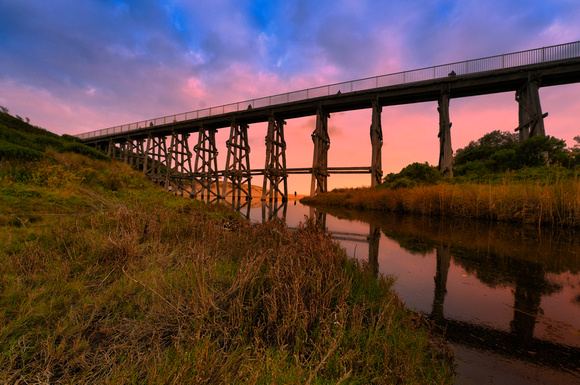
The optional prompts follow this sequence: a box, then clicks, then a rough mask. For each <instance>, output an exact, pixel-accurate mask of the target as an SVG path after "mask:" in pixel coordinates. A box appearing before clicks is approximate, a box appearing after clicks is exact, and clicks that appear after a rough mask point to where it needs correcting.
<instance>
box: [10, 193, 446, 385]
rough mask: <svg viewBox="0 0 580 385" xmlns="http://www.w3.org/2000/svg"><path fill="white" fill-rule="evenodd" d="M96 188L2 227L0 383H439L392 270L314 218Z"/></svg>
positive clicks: (438, 356)
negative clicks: (351, 249) (51, 215)
mask: <svg viewBox="0 0 580 385" xmlns="http://www.w3.org/2000/svg"><path fill="white" fill-rule="evenodd" d="M100 199H101V201H103V202H100V204H102V205H104V206H106V207H107V209H106V210H100V211H98V212H96V213H95V214H94V215H81V216H76V217H62V218H60V219H59V220H58V221H57V222H56V223H54V224H53V225H50V226H46V224H45V225H44V226H40V225H39V226H37V227H29V228H28V230H29V232H28V234H27V235H26V236H25V237H24V239H25V241H22V238H18V237H5V238H3V239H2V240H1V242H0V243H2V250H5V251H2V252H1V253H0V262H1V263H0V277H1V278H0V293H2V295H1V296H0V309H2V312H1V313H0V367H1V368H2V370H0V382H3V383H120V384H123V383H211V384H214V383H228V384H229V383H341V382H343V383H451V381H452V368H451V366H450V364H449V359H450V353H449V351H448V348H447V347H446V346H445V345H444V344H442V343H441V340H440V339H439V338H438V337H437V336H435V335H433V334H431V333H430V331H429V325H428V324H427V323H426V322H425V321H424V319H423V318H422V317H421V316H418V315H414V314H411V313H408V312H407V311H406V310H405V308H404V306H403V304H402V303H401V302H400V301H399V300H398V299H397V298H396V297H395V296H394V294H393V293H392V292H390V290H389V287H390V285H391V283H392V281H390V280H388V279H384V278H380V279H376V278H375V277H374V276H373V274H372V272H371V270H370V269H367V268H365V267H364V266H360V265H359V264H358V263H357V262H355V261H353V260H350V259H349V258H348V257H347V256H346V255H345V253H344V252H343V250H341V249H340V248H339V247H338V245H337V244H336V243H334V242H333V241H332V240H331V238H330V237H329V236H328V234H326V233H324V232H323V231H321V230H319V229H317V228H316V227H315V226H312V225H310V224H306V225H304V226H301V227H299V228H298V229H297V230H295V231H290V230H288V229H287V228H286V227H285V226H284V225H283V224H281V223H279V222H272V223H268V224H264V225H256V226H252V225H250V224H249V223H247V222H245V221H242V220H240V219H239V217H238V216H237V215H235V214H233V213H231V212H229V211H226V210H225V209H224V208H222V207H220V206H215V207H213V208H212V207H210V208H207V207H205V206H202V205H199V204H196V203H193V202H191V203H179V204H178V205H176V207H175V208H174V209H168V207H167V205H165V204H163V203H162V202H160V201H158V202H157V203H156V204H150V203H146V204H145V203H137V204H132V205H128V204H121V203H118V202H117V203H116V204H113V203H109V204H106V202H105V201H106V198H104V197H101V198H100ZM172 199H173V198H172ZM183 201H184V200H181V201H179V202H183ZM6 229H7V230H11V228H8V227H5V226H4V229H3V231H4V230H6ZM18 229H19V230H22V228H21V227H20V228H18Z"/></svg>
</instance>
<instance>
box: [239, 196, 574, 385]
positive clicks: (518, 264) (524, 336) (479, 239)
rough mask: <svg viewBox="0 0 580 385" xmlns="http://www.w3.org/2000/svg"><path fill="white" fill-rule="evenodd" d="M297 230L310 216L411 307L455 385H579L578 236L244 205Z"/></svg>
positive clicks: (259, 217) (249, 213) (258, 218)
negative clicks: (432, 327) (443, 342)
mask: <svg viewBox="0 0 580 385" xmlns="http://www.w3.org/2000/svg"><path fill="white" fill-rule="evenodd" d="M241 212H242V214H243V215H245V216H246V217H248V218H249V219H250V220H251V221H254V222H262V221H265V220H268V219H269V218H270V217H272V216H273V215H276V216H278V217H282V218H284V219H285V220H286V223H287V225H288V226H289V227H295V226H297V225H298V224H299V223H300V222H304V221H305V219H306V218H312V219H313V220H316V221H317V223H319V224H320V225H322V226H324V227H325V228H326V229H327V230H328V231H330V232H331V233H332V234H333V237H334V238H335V239H336V240H337V241H338V242H340V244H341V245H342V246H343V247H344V248H345V249H346V250H347V252H348V254H349V255H350V256H352V257H355V258H358V259H361V260H366V261H369V262H370V264H371V266H373V268H374V269H376V272H377V274H383V275H392V276H395V277H396V278H397V280H396V283H395V285H394V286H393V289H394V290H395V291H396V292H397V294H398V295H399V297H400V298H401V299H403V301H404V302H405V304H406V305H407V307H408V308H412V309H415V310H416V311H418V312H421V313H423V314H425V315H427V316H429V317H430V318H432V319H433V320H434V321H435V322H436V323H437V324H439V325H441V326H442V327H443V328H445V329H446V338H447V340H448V341H449V342H450V343H451V345H452V346H453V348H454V352H455V359H456V364H457V368H456V370H457V373H458V375H457V378H456V381H455V384H566V385H573V384H580V233H579V232H578V231H576V232H574V231H563V230H559V229H549V228H548V229H544V228H542V229H539V228H538V227H531V228H522V227H521V226H514V225H510V224H493V223H482V222H475V221H466V220H458V219H451V220H450V219H446V220H445V219H441V218H433V217H431V218H424V217H416V216H397V215H391V214H385V213H380V214H378V213H370V212H358V211H344V210H329V209H314V208H310V207H307V206H303V205H301V204H300V203H298V202H296V203H295V202H289V203H288V204H287V205H281V204H271V205H266V206H262V207H255V208H245V209H242V210H241Z"/></svg>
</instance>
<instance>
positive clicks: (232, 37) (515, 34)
mask: <svg viewBox="0 0 580 385" xmlns="http://www.w3.org/2000/svg"><path fill="white" fill-rule="evenodd" d="M578 20H580V3H578V1H577V0H552V1H549V2H548V1H546V0H543V1H537V0H527V1H519V0H501V1H500V0H488V1H481V0H477V1H474V0H440V1H438V0H435V1H426V0H425V1H418V0H404V1H376V0H374V1H364V0H334V1H328V0H317V1H305V0H298V1H267V0H259V1H249V0H236V1H230V0H214V1H205V0H201V1H178V0H174V1H156V0H142V1H134V0H131V1H130V0H126V1H123V0H83V1H78V0H52V1H44V0H27V1H22V0H0V105H2V106H5V107H7V108H9V109H10V111H11V112H12V113H13V114H18V115H21V116H26V117H29V118H30V119H31V122H32V123H33V124H36V125H39V126H41V127H44V128H47V129H49V130H51V131H54V132H56V133H59V134H63V133H69V134H75V133H80V132H85V131H90V130H95V129H99V128H105V127H109V126H114V125H118V124H123V123H129V122H133V121H139V120H144V119H148V118H153V117H157V116H164V115H171V114H175V113H179V112H185V111H190V110H196V109H199V108H204V107H211V106H216V105H222V104H226V103H230V102H237V101H242V100H248V99H252V98H256V97H261V96H268V95H272V94H278V93H284V92H287V91H292V90H298V89H304V88H310V87H315V86H318V85H324V84H329V83H336V82H342V81H348V80H353V79H357V78H364V77H369V76H374V75H381V74H387V73H392V72H398V71H403V70H409V69H414V68H420V67H426V66H432V65H437V64H444V63H449V62H455V61H462V60H467V59H474V58H478V57H484V56H490V55H497V54H502V53H508V52H513V51H519V50H525V49H531V48H537V47H542V46H547V45H555V44H561V43H567V42H571V41H577V40H580V22H578ZM544 94H545V95H544ZM570 95H574V96H573V97H571V96H570ZM541 96H542V104H543V107H545V108H544V110H547V111H548V112H549V113H550V117H549V118H548V120H547V121H546V126H547V130H548V133H551V134H553V135H555V136H558V137H562V138H563V139H566V140H567V141H568V142H569V144H571V143H570V142H571V138H572V137H573V136H574V135H578V134H580V132H578V131H580V129H579V127H578V124H576V123H574V121H575V119H572V117H571V116H569V114H568V113H566V112H565V111H572V110H573V109H575V111H578V108H579V107H580V105H578V103H576V104H573V105H571V103H572V101H571V100H570V99H574V98H575V100H579V101H580V91H579V88H578V87H576V86H567V87H563V88H561V89H560V90H558V91H554V90H546V91H545V92H544V90H542V91H541ZM508 100H509V103H511V104H513V105H510V106H509V108H508V106H506V104H508V102H507V101H508ZM574 103H575V102H574ZM562 104H565V106H564V107H565V108H566V109H564V112H562V113H561V114H558V109H561V108H564V107H562V106H561V105H562ZM554 106H556V107H554ZM451 108H452V110H451V120H452V121H453V122H454V125H453V127H454V129H455V128H456V127H457V126H458V124H461V123H462V122H463V121H464V120H465V122H469V126H470V129H469V130H465V132H463V131H461V133H460V134H458V135H457V136H455V135H454V143H455V144H454V148H458V147H461V146H464V145H465V144H467V142H468V141H469V139H470V138H471V139H477V138H478V137H479V136H481V135H482V134H483V133H485V132H488V131H490V130H491V129H495V128H496V127H497V128H500V129H511V128H513V127H515V126H517V124H516V125H515V126H514V123H516V122H517V105H516V103H515V102H514V101H513V95H498V96H496V97H495V98H491V97H482V98H481V99H478V100H462V101H457V102H455V101H452V107H451ZM547 108H550V109H551V110H548V109H547ZM434 109H435V107H434V106H432V105H427V106H421V105H417V106H407V107H400V108H396V107H394V108H389V109H386V110H385V111H384V112H383V119H384V120H385V122H391V123H392V124H393V125H396V126H397V127H401V126H402V127H405V130H401V129H400V128H399V129H396V130H394V131H396V132H398V131H405V132H407V137H399V136H393V137H391V136H389V134H388V133H387V130H389V124H386V123H385V122H384V123H383V129H384V130H385V142H386V143H385V148H384V152H385V157H386V162H387V163H388V165H385V169H387V170H388V169H389V167H391V168H392V170H390V171H398V169H400V166H403V165H405V164H408V163H409V161H408V160H409V159H411V157H410V156H408V157H406V158H405V157H401V156H397V155H396V153H397V151H399V147H401V145H400V143H402V142H403V141H404V142H405V143H409V146H410V147H409V148H410V149H416V150H418V152H417V156H416V159H414V158H413V160H412V161H415V160H416V161H429V162H430V163H435V162H436V161H437V156H436V154H437V149H438V144H437V142H436V132H437V131H436V130H437V124H438V120H437V116H436V115H435V114H434V113H433V111H434ZM490 114H493V115H496V116H497V119H498V120H497V122H496V121H495V120H494V121H489V120H488V121H485V122H484V123H482V124H481V125H482V127H479V126H478V127H474V126H477V124H474V123H473V119H474V118H477V117H478V116H480V115H482V116H489V115H490ZM507 114H511V115H509V116H512V117H510V118H509V119H511V120H509V122H506V118H505V117H506V116H508V115H507ZM343 115H344V116H343ZM367 115H369V116H370V114H367ZM554 116H556V117H554ZM368 119H370V117H369V118H368ZM331 120H332V117H331ZM366 120H367V118H366V115H365V113H364V112H360V113H352V114H342V115H341V116H336V119H334V120H333V123H332V127H331V128H332V130H333V133H334V134H335V138H336V142H337V146H336V147H338V148H339V150H337V155H336V156H337V157H343V155H339V154H343V153H344V152H343V150H342V149H340V146H341V143H342V142H341V140H342V138H343V137H344V138H346V137H348V135H347V133H348V132H349V131H352V130H355V129H358V128H357V127H358V126H359V125H360V127H362V128H361V129H364V130H365V132H366V130H367V129H368V124H367V122H366ZM309 124H310V122H309V120H308V119H304V120H302V121H299V122H298V121H297V122H296V124H294V127H295V128H291V124H289V125H288V127H287V131H289V132H290V130H294V131H293V132H296V133H299V132H303V131H312V129H313V128H311V127H310V126H309ZM554 125H556V126H557V127H555V128H554V131H553V132H550V127H554ZM574 125H575V126H574ZM426 126H427V127H426ZM413 127H414V128H413ZM484 127H485V128H484ZM490 127H491V129H489V128H490ZM411 128H413V129H411ZM574 130H575V131H576V133H574ZM467 131H469V132H467ZM432 132H435V134H434V135H433V133H432ZM452 134H453V133H452ZM300 135H302V134H300ZM393 135H395V134H393ZM263 136H264V134H263V133H262V132H260V130H258V129H257V130H256V133H255V141H256V143H258V142H260V143H261V142H263ZM359 136H362V135H359ZM433 136H434V137H435V141H434V142H433V138H432V137H433ZM364 137H365V138H367V135H366V134H365V135H364ZM426 137H429V141H428V142H427V141H424V140H422V139H421V138H426ZM308 140H310V138H309V135H306V139H305V140H304V141H296V147H297V148H300V151H301V152H306V153H307V152H308V151H309V150H308V151H307V149H306V147H305V146H307V145H311V144H308ZM331 140H332V137H331ZM394 143H397V144H399V145H397V146H396V148H391V149H390V150H391V151H390V152H389V148H388V147H389V144H394ZM432 143H434V144H432ZM357 145H358V144H357ZM331 146H332V144H331ZM345 146H346V147H349V146H350V147H352V146H353V143H352V141H351V143H349V144H348V145H345ZM361 146H363V144H361ZM364 146H367V144H366V143H365V144H364ZM369 146H370V144H369ZM289 147H290V146H289ZM332 148H333V147H331V157H332V151H333V150H332ZM346 150H348V148H347V149H346ZM346 150H344V151H346ZM289 151H291V149H290V148H289ZM295 151H298V150H297V149H296V150H295ZM409 151H411V150H408V151H406V152H405V154H407V153H409ZM359 152H360V151H359ZM363 152H365V153H366V150H365V151H363ZM391 153H394V154H395V155H393V156H394V158H393V159H390V158H389V157H390V156H391ZM433 154H435V155H433ZM351 156H355V154H354V151H353V154H351ZM296 158H299V156H298V155H296ZM310 159H311V158H310ZM331 159H332V158H331ZM356 159H358V158H356ZM365 159H366V158H365ZM257 161H258V162H259V161H260V160H259V159H258V160H257ZM357 161H358V160H357ZM362 162H363V164H362V165H364V162H367V161H362ZM301 166H302V165H296V167H301ZM397 168H398V169H397Z"/></svg>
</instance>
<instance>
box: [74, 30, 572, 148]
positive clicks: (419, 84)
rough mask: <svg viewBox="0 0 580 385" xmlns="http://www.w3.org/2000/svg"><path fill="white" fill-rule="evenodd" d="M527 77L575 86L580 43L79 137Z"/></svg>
mask: <svg viewBox="0 0 580 385" xmlns="http://www.w3.org/2000/svg"><path fill="white" fill-rule="evenodd" d="M554 58H555V59H558V60H554ZM562 58H564V59H562ZM521 63H524V64H521ZM525 63H531V64H525ZM451 73H453V75H452V76H449V74H451ZM531 75H533V76H536V77H537V78H538V79H540V85H541V86H542V87H547V86H555V85H562V84H570V83H577V82H580V42H575V43H569V44H563V45H559V46H553V47H546V48H540V49H537V50H530V51H523V52H517V53H513V54H507V55H500V56H494V57H489V58H483V59H477V60H470V61H465V62H460V63H452V64H446V65H442V66H436V67H429V68H424V69H420V70H413V71H407V72H401V73H397V74H391V75H385V76H379V77H374V78H367V79H361V80H356V81H352V82H345V83H340V84H334V85H329V86H324V87H318V88H313V89H308V90H303V91H296V92H291V93H287V94H282V95H274V96H269V97H266V98H261V99H254V100H250V101H246V102H239V103H234V104H230V105H224V106H220V107H213V108H209V109H205V110H199V111H193V112H188V113H183V114H177V115H172V116H167V117H164V118H157V119H153V120H147V121H142V122H137V123H131V124H128V125H123V126H117V127H111V128H108V129H103V130H97V131H92V132H89V133H84V134H81V135H78V137H79V138H81V139H82V140H83V141H84V142H86V143H97V142H101V141H104V140H109V139H114V138H115V137H117V138H123V137H126V136H127V134H128V132H130V133H131V136H132V137H135V138H137V137H140V136H142V137H145V136H148V135H149V134H154V135H169V134H171V132H173V131H178V132H188V133H192V132H197V131H198V130H199V128H200V127H202V126H203V127H205V128H210V129H219V128H224V127H229V126H230V125H231V122H232V121H234V120H235V121H236V122H238V123H246V124H252V123H259V122H266V121H267V120H268V117H269V116H270V115H271V114H274V115H275V116H276V118H278V119H292V118H298V117H304V116H312V115H315V114H316V110H317V108H319V107H321V108H322V109H323V110H325V111H326V112H328V113H334V112H342V111H351V110H357V109H365V108H371V106H372V102H373V101H375V100H378V102H379V104H380V105H381V106H390V105H400V104H409V103H419V102H428V101H436V100H437V99H438V98H439V96H440V95H441V91H442V89H444V88H446V89H449V91H450V97H451V98H460V97H468V96H477V95H485V94H492V93H499V92H508V91H517V90H518V89H519V88H520V87H522V85H524V84H525V83H526V82H527V81H528V79H529V77H530V76H531ZM318 95H320V96H318Z"/></svg>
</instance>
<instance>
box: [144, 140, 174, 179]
mask: <svg viewBox="0 0 580 385" xmlns="http://www.w3.org/2000/svg"><path fill="white" fill-rule="evenodd" d="M167 162H168V159H167V144H166V137H165V136H153V135H151V134H149V137H148V138H147V156H146V157H145V164H144V165H143V174H145V175H146V176H147V177H148V178H149V179H150V180H151V181H153V183H156V184H158V185H160V186H163V187H165V188H167V189H169V174H168V168H167Z"/></svg>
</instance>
